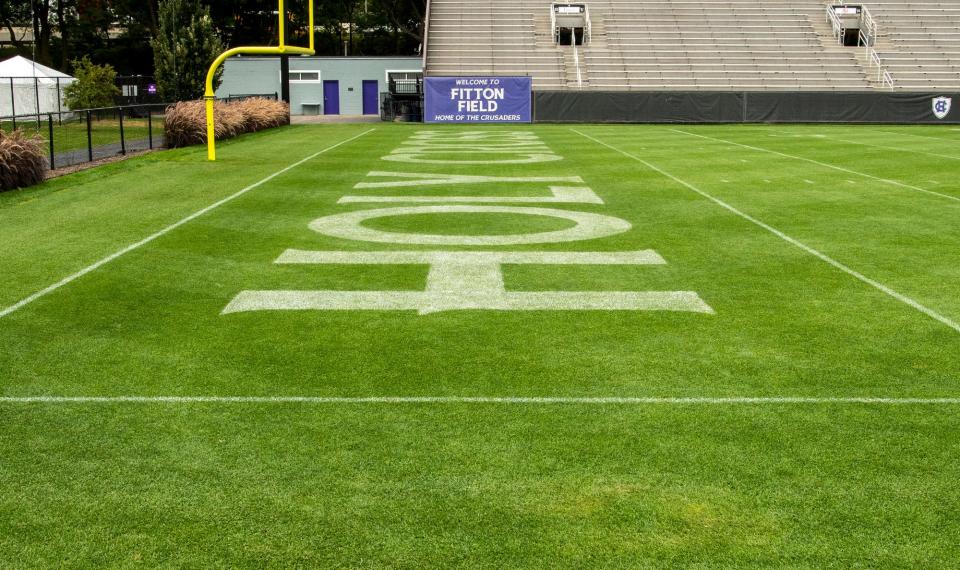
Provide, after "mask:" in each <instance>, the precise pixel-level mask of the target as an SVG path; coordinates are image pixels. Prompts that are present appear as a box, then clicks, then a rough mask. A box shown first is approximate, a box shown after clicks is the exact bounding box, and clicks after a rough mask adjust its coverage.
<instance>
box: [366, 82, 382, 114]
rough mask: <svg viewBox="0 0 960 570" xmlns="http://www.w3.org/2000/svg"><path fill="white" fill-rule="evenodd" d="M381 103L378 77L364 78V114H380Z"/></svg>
mask: <svg viewBox="0 0 960 570" xmlns="http://www.w3.org/2000/svg"><path fill="white" fill-rule="evenodd" d="M379 103H380V90H379V89H378V88H377V80H376V79H364V80H363V114H364V115H378V114H379V110H378V109H377V107H379V106H380V105H379Z"/></svg>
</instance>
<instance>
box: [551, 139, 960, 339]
mask: <svg viewBox="0 0 960 570" xmlns="http://www.w3.org/2000/svg"><path fill="white" fill-rule="evenodd" d="M570 130H571V131H573V132H575V133H577V134H578V135H580V136H582V137H585V138H587V139H590V140H592V141H594V142H595V143H597V144H600V145H602V146H605V147H607V148H609V149H611V150H614V151H616V152H619V153H620V154H622V155H624V156H626V157H628V158H632V159H633V160H636V161H637V162H639V163H641V164H643V165H644V166H646V167H647V168H649V169H651V170H654V171H656V172H658V173H660V174H661V175H663V176H666V177H667V178H669V179H671V180H673V181H674V182H676V183H677V184H680V185H682V186H684V187H686V188H687V189H689V190H692V191H694V192H696V193H697V194H699V195H701V196H703V197H704V198H706V199H708V200H710V201H711V202H713V203H714V204H717V205H718V206H720V207H721V208H724V209H726V210H728V211H730V212H732V213H734V214H736V215H737V216H740V217H741V218H743V219H744V220H747V221H748V222H750V223H752V224H755V225H757V226H760V227H761V228H763V229H765V230H767V231H768V232H770V233H772V234H773V235H775V236H777V237H778V238H780V239H782V240H784V241H785V242H787V243H790V244H792V245H794V246H796V247H798V248H800V249H802V250H803V251H805V252H807V253H809V254H810V255H813V256H815V257H817V258H819V259H820V260H822V261H824V262H826V263H829V264H830V265H832V266H833V267H836V268H837V269H839V270H840V271H843V272H844V273H846V274H848V275H850V276H852V277H854V278H856V279H858V280H860V281H862V282H863V283H866V284H867V285H870V286H871V287H873V288H875V289H877V290H879V291H882V292H883V293H886V294H887V295H889V296H891V297H893V298H894V299H896V300H898V301H900V302H901V303H904V304H906V305H909V306H910V307H913V308H914V309H916V310H918V311H920V312H921V313H923V314H925V315H927V316H928V317H930V318H932V319H934V320H937V321H939V322H940V323H943V324H944V325H946V326H948V327H950V328H952V329H953V330H955V331H956V332H958V333H960V323H957V322H955V321H953V320H951V319H949V318H947V317H945V316H943V315H941V314H940V313H938V312H936V311H934V310H933V309H930V308H929V307H926V306H925V305H922V304H920V303H919V302H917V301H915V300H913V299H911V298H910V297H907V296H906V295H903V294H902V293H898V292H896V291H894V290H893V289H891V288H890V287H887V286H886V285H884V284H883V283H880V282H879V281H876V280H874V279H871V278H869V277H867V276H866V275H864V274H862V273H860V272H859V271H857V270H855V269H852V268H850V267H848V266H846V265H844V264H843V263H841V262H839V261H837V260H836V259H834V258H832V257H830V256H829V255H827V254H825V253H822V252H820V251H818V250H816V249H814V248H812V247H810V246H808V245H807V244H805V243H803V242H801V241H798V240H796V239H794V238H792V237H790V236H788V235H787V234H785V233H783V232H781V231H780V230H778V229H777V228H775V227H773V226H771V225H769V224H766V223H764V222H762V221H760V220H758V219H757V218H754V217H753V216H751V215H750V214H747V213H745V212H742V211H740V210H738V209H737V208H735V207H733V206H731V205H730V204H728V203H726V202H724V201H723V200H721V199H719V198H716V197H714V196H713V195H711V194H708V193H707V192H704V191H703V190H701V189H699V188H697V187H696V186H693V185H692V184H690V183H688V182H685V181H683V180H681V179H679V178H677V177H676V176H674V175H672V174H670V173H669V172H667V171H665V170H662V169H660V168H658V167H657V166H655V165H653V164H651V163H649V162H647V161H646V160H643V159H642V158H640V157H638V156H636V155H633V154H630V153H628V152H626V151H623V150H620V149H619V148H616V147H614V146H611V145H609V144H607V143H605V142H603V141H601V140H599V139H596V138H594V137H591V136H590V135H588V134H585V133H582V132H580V131H578V130H576V129H570ZM671 130H673V129H671ZM677 132H683V131H677ZM694 136H700V135H694ZM708 138H709V137H708ZM717 140H719V139H717ZM733 144H737V143H733ZM751 148H752V147H751ZM771 152H772V151H771ZM777 154H779V153H777ZM804 160H806V159H804Z"/></svg>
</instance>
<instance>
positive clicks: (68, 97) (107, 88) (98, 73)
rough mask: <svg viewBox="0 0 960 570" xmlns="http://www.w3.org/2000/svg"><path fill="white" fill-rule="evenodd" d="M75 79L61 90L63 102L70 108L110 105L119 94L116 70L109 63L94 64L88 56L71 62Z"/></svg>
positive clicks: (93, 107) (91, 107)
mask: <svg viewBox="0 0 960 570" xmlns="http://www.w3.org/2000/svg"><path fill="white" fill-rule="evenodd" d="M73 69H74V71H73V73H74V75H75V76H76V78H77V80H76V81H74V82H73V83H71V84H70V85H67V87H66V88H65V89H64V90H63V95H64V102H65V103H66V104H67V107H70V108H71V109H95V108H97V107H110V106H111V105H113V102H114V101H113V98H114V97H116V96H117V95H119V94H120V89H118V88H117V85H116V80H117V72H116V70H115V69H113V67H112V66H110V65H96V64H95V63H93V62H92V61H90V58H89V57H86V56H84V57H83V59H79V60H75V61H74V62H73Z"/></svg>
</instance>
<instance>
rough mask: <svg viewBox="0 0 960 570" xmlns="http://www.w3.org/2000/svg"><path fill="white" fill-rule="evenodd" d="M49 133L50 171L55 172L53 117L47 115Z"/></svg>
mask: <svg viewBox="0 0 960 570" xmlns="http://www.w3.org/2000/svg"><path fill="white" fill-rule="evenodd" d="M39 116H40V115H37V117H39ZM47 131H48V132H49V133H50V170H53V169H54V168H56V166H55V164H54V162H53V115H47Z"/></svg>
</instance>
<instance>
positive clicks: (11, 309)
mask: <svg viewBox="0 0 960 570" xmlns="http://www.w3.org/2000/svg"><path fill="white" fill-rule="evenodd" d="M375 130H376V129H369V130H366V131H364V132H362V133H360V134H359V135H357V136H354V137H350V138H349V139H347V140H344V141H340V142H338V143H337V144H334V145H331V146H328V147H326V148H324V149H323V150H320V151H317V152H315V153H313V154H311V155H310V156H308V157H306V158H304V159H302V160H298V161H297V162H294V163H293V164H291V165H289V166H287V167H285V168H282V169H280V170H278V171H276V172H274V173H273V174H271V175H270V176H267V177H266V178H264V179H262V180H260V181H259V182H255V183H253V184H251V185H250V186H247V187H246V188H244V189H243V190H240V191H238V192H235V193H233V194H231V195H229V196H227V197H226V198H224V199H222V200H219V201H217V202H214V203H213V204H210V205H209V206H207V207H206V208H203V209H202V210H197V211H196V212H194V213H192V214H190V215H189V216H187V217H186V218H183V219H182V220H180V221H178V222H175V223H173V224H170V225H169V226H167V227H165V228H163V229H162V230H160V231H158V232H156V233H154V234H151V235H149V236H147V237H145V238H143V239H142V240H140V241H138V242H136V243H132V244H130V245H128V246H127V247H125V248H123V249H121V250H120V251H117V252H114V253H112V254H110V255H108V256H107V257H104V258H103V259H101V260H99V261H97V262H95V263H92V264H90V265H88V266H86V267H84V268H83V269H81V270H80V271H77V272H76V273H74V274H72V275H68V276H67V277H64V278H63V279H61V280H60V281H57V282H56V283H54V284H53V285H50V286H49V287H45V288H43V289H41V290H39V291H37V292H36V293H34V294H32V295H30V296H29V297H25V298H23V299H21V300H19V301H17V302H16V303H14V304H13V305H10V306H9V307H7V308H5V309H2V310H0V319H2V318H3V317H6V316H7V315H9V314H10V313H13V312H14V311H17V310H19V309H22V308H23V307H25V306H27V305H29V304H30V303H32V302H34V301H36V300H37V299H40V298H41V297H44V296H46V295H49V294H50V293H53V292H54V291H56V290H57V289H59V288H61V287H63V286H64V285H67V284H69V283H71V282H72V281H75V280H77V279H79V278H80V277H83V276H84V275H86V274H87V273H90V272H92V271H96V270H97V269H99V268H101V267H103V266H104V265H106V264H108V263H110V262H111V261H113V260H115V259H117V258H118V257H122V256H123V255H126V254H128V253H130V252H131V251H133V250H135V249H138V248H140V247H143V246H145V245H147V244H148V243H150V242H152V241H153V240H155V239H157V238H159V237H162V236H164V235H166V234H168V233H170V232H172V231H173V230H175V229H177V228H179V227H180V226H182V225H184V224H186V223H188V222H191V221H193V220H195V219H197V218H199V217H200V216H202V215H204V214H206V213H208V212H210V211H212V210H215V209H217V208H219V207H220V206H222V205H224V204H226V203H227V202H230V201H232V200H235V199H237V198H239V197H240V196H243V195H244V194H246V193H247V192H249V191H251V190H253V189H255V188H258V187H260V186H262V185H264V184H266V183H267V182H269V181H271V180H273V179H274V178H276V177H277V176H280V175H281V174H284V173H286V172H289V171H290V170H293V169H294V168H296V167H298V166H300V165H302V164H304V163H306V162H309V161H311V160H313V159H314V158H316V157H318V156H320V155H321V154H323V153H325V152H327V151H330V150H333V149H335V148H337V147H338V146H341V145H344V144H347V143H348V142H351V141H354V140H356V139H358V138H360V137H362V136H364V135H366V134H369V133H372V132H373V131H375Z"/></svg>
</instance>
